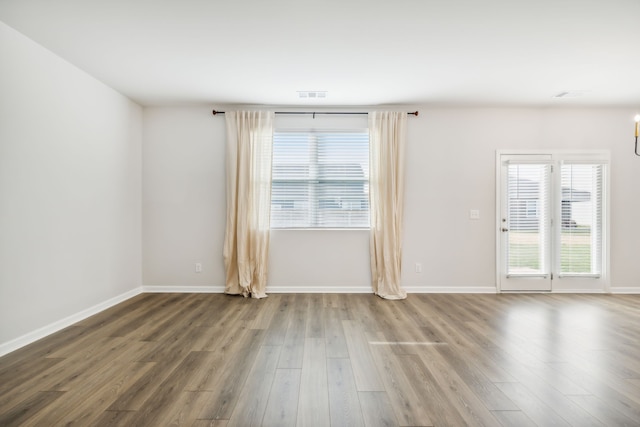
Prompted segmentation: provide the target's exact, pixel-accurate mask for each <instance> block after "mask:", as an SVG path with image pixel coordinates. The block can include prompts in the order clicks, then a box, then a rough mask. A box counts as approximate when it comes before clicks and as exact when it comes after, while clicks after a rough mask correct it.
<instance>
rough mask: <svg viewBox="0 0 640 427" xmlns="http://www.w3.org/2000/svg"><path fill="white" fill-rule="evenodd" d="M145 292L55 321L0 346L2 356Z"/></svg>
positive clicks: (134, 292) (122, 296)
mask: <svg viewBox="0 0 640 427" xmlns="http://www.w3.org/2000/svg"><path fill="white" fill-rule="evenodd" d="M142 292H143V290H142V288H141V287H140V288H135V289H132V290H130V291H128V292H125V293H123V294H120V295H118V296H115V297H113V298H110V299H108V300H106V301H103V302H101V303H99V304H96V305H94V306H92V307H89V308H87V309H85V310H82V311H80V312H78V313H76V314H72V315H71V316H67V317H65V318H64V319H60V320H58V321H55V322H53V323H51V324H49V325H46V326H43V327H41V328H38V329H36V330H35V331H32V332H28V333H26V334H24V335H22V336H21V337H18V338H15V339H12V340H11V341H8V342H5V343H2V344H0V356H4V355H5V354H8V353H11V352H12V351H15V350H17V349H19V348H21V347H24V346H26V345H29V344H31V343H33V342H35V341H38V340H39V339H42V338H44V337H46V336H48V335H51V334H53V333H55V332H58V331H61V330H62V329H64V328H66V327H68V326H71V325H73V324H74V323H78V322H80V321H81V320H84V319H86V318H87V317H91V316H93V315H94V314H98V313H100V312H101V311H104V310H106V309H108V308H110V307H113V306H114V305H116V304H120V303H121V302H123V301H126V300H128V299H130V298H133V297H135V296H136V295H140V294H141V293H142Z"/></svg>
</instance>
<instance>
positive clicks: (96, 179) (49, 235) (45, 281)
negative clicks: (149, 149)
mask: <svg viewBox="0 0 640 427" xmlns="http://www.w3.org/2000/svg"><path fill="white" fill-rule="evenodd" d="M0 57H1V58H2V66H1V71H0V349H6V345H7V343H11V342H15V341H16V340H18V341H19V339H20V338H21V337H25V336H26V335H30V336H31V338H37V337H38V334H37V333H36V331H38V330H42V329H47V327H49V326H51V325H52V324H57V325H62V324H63V323H64V319H68V318H69V317H73V316H76V315H77V314H78V313H83V312H84V313H86V312H87V310H88V309H90V308H91V307H95V306H100V305H104V303H105V302H106V301H113V300H114V299H118V298H119V297H122V296H123V295H125V294H131V292H135V291H136V290H139V289H140V287H141V284H142V279H141V196H140V194H141V143H142V133H141V130H142V128H141V124H142V109H141V107H140V106H138V105H136V104H134V103H133V102H131V101H130V100H128V99H127V98H125V97H123V96H122V95H120V94H118V93H117V92H115V91H114V90H112V89H110V88H108V87H107V86H105V85H104V84H102V83H100V82H98V81H97V80H95V79H94V78H92V77H90V76H89V75H87V74H86V73H85V72H83V71H81V70H79V69H78V68H76V67H74V66H73V65H70V64H69V63H67V62H65V61H64V60H62V59H60V58H59V57H57V56H55V55H53V54H52V53H51V52H49V51H48V50H46V49H44V48H43V47H41V46H39V45H37V44H35V43H34V42H32V41H31V40H29V39H27V38H26V37H24V36H22V35H21V34H19V33H18V32H16V31H14V30H13V29H11V28H9V27H8V26H6V25H4V24H3V23H0ZM61 322H62V323H61ZM49 332H50V331H49ZM34 334H35V335H34ZM20 344H23V343H20ZM3 345H4V347H3Z"/></svg>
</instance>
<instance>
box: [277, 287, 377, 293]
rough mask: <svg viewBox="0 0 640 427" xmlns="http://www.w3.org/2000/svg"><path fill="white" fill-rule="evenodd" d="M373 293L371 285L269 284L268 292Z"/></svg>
mask: <svg viewBox="0 0 640 427" xmlns="http://www.w3.org/2000/svg"><path fill="white" fill-rule="evenodd" d="M270 293H271V294H372V293H373V289H371V286H267V294H270Z"/></svg>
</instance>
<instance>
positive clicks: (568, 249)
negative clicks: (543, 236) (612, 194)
mask: <svg viewBox="0 0 640 427" xmlns="http://www.w3.org/2000/svg"><path fill="white" fill-rule="evenodd" d="M603 168H604V165H602V164H579V163H567V162H565V163H563V164H562V166H561V168H560V180H561V186H562V200H561V210H562V211H561V218H562V227H561V232H560V271H559V272H560V275H582V274H590V275H599V274H600V273H601V270H602V256H601V252H602V180H603Z"/></svg>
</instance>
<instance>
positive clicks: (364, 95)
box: [0, 0, 640, 107]
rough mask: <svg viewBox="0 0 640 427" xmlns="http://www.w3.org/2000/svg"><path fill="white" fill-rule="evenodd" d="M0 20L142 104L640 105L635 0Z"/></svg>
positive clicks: (321, 3)
mask: <svg viewBox="0 0 640 427" xmlns="http://www.w3.org/2000/svg"><path fill="white" fill-rule="evenodd" d="M0 20H1V21H4V22H5V23H6V24H8V25H9V26H11V27H13V28H15V29H16V30H18V31H20V32H21V33H23V34H25V35H26V36H28V37H30V38H31V39H33V40H35V41H36V42H37V43H39V44H41V45H43V46H45V47H47V48H48V49H50V50H52V51H53V52H55V53H56V54H57V55H59V56H61V57H62V58H65V59H66V60H68V61H69V62H71V63H73V64H74V65H76V66H78V67H79V68H81V69H83V70H85V71H87V72H88V73H90V74H91V75H93V76H95V77H96V78H98V79H100V80H101V81H103V82H105V83H106V84H108V85H109V86H111V87H113V88H114V89H116V90H118V91H120V92H121V93H123V94H125V95H127V96H129V97H130V98H132V99H134V100H135V101H137V102H139V103H141V104H143V105H175V104H193V103H207V104H228V103H233V104H237V103H241V104H268V105H290V106H296V105H308V104H312V105H332V106H343V105H377V104H416V103H417V104H433V105H510V106H519V105H522V106H552V105H565V104H566V105H585V106H591V105H594V106H632V107H638V106H640V49H639V47H640V0H227V1H218V0H0ZM309 90H322V91H328V96H327V98H326V99H324V100H309V99H306V100H304V99H299V98H298V96H297V91H309ZM565 91H580V93H581V94H582V96H579V97H567V98H564V99H554V98H553V96H554V95H555V94H557V93H560V92H565Z"/></svg>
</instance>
